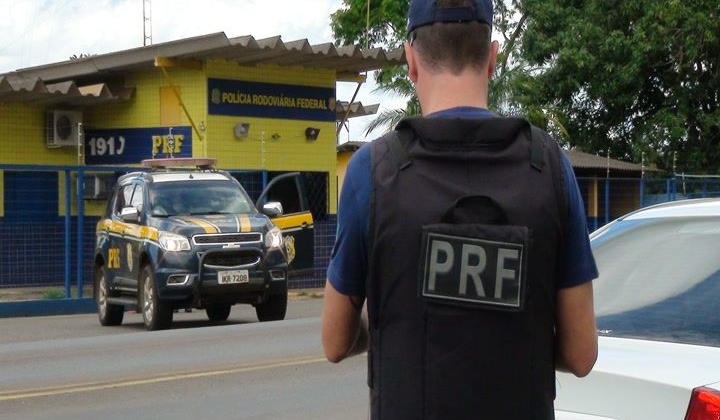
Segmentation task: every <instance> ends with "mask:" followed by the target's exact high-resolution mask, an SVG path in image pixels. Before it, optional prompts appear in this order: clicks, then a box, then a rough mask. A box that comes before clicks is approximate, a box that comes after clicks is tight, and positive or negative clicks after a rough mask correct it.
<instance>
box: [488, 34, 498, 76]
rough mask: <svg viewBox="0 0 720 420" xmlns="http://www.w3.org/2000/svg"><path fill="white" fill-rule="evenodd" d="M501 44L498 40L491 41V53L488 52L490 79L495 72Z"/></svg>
mask: <svg viewBox="0 0 720 420" xmlns="http://www.w3.org/2000/svg"><path fill="white" fill-rule="evenodd" d="M499 48H500V44H499V43H498V42H497V41H493V42H491V43H490V53H489V54H488V80H490V78H492V77H493V74H495V65H496V63H497V54H498V50H499Z"/></svg>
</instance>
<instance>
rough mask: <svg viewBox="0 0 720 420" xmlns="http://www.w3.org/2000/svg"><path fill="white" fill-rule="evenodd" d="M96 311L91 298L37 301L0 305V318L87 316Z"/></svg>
mask: <svg viewBox="0 0 720 420" xmlns="http://www.w3.org/2000/svg"><path fill="white" fill-rule="evenodd" d="M96 311H97V308H96V306H95V300H94V299H93V298H79V299H39V300H23V301H12V302H2V303H0V318H16V317H29V316H48V315H71V314H89V313H94V312H96Z"/></svg>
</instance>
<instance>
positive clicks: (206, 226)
mask: <svg viewBox="0 0 720 420" xmlns="http://www.w3.org/2000/svg"><path fill="white" fill-rule="evenodd" d="M182 219H183V220H185V221H187V222H190V223H194V224H196V225H198V226H200V227H201V228H202V229H203V230H204V231H205V233H218V232H220V230H219V229H218V228H217V226H215V225H213V224H212V223H210V222H208V221H207V220H203V219H200V218H197V217H187V216H184V217H182Z"/></svg>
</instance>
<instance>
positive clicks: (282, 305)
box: [255, 292, 288, 322]
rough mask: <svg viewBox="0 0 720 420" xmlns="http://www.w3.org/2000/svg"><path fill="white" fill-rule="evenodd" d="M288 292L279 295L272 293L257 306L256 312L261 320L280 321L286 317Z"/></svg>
mask: <svg viewBox="0 0 720 420" xmlns="http://www.w3.org/2000/svg"><path fill="white" fill-rule="evenodd" d="M287 301H288V297H287V292H285V293H283V294H279V295H270V298H269V299H268V300H267V301H266V302H265V303H261V304H260V305H257V306H255V313H256V314H257V317H258V320H259V321H260V322H265V321H280V320H282V319H285V313H286V312H287Z"/></svg>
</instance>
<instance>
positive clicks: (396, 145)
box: [383, 128, 413, 170]
mask: <svg viewBox="0 0 720 420" xmlns="http://www.w3.org/2000/svg"><path fill="white" fill-rule="evenodd" d="M412 136H413V133H412V131H411V130H410V129H408V128H404V129H403V128H401V129H398V130H392V131H390V132H388V133H385V135H383V139H384V140H385V142H386V143H387V145H388V149H390V153H391V154H392V156H393V159H394V160H395V164H396V165H397V167H398V169H399V170H403V169H405V168H407V167H408V166H410V165H411V164H412V160H411V159H410V156H408V152H407V144H408V143H409V142H410V140H412Z"/></svg>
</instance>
